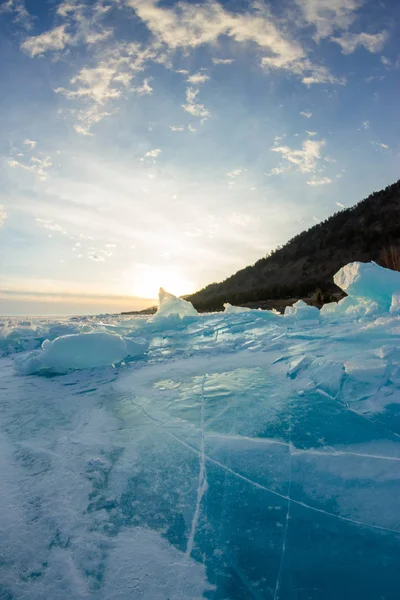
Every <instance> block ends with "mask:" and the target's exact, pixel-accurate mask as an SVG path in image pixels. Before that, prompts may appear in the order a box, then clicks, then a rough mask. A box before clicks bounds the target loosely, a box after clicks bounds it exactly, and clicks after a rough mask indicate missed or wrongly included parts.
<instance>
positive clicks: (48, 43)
mask: <svg viewBox="0 0 400 600" xmlns="http://www.w3.org/2000/svg"><path fill="white" fill-rule="evenodd" d="M65 30H66V25H60V26H58V27H54V29H50V31H45V32H44V33H41V34H40V35H36V36H31V37H28V38H27V39H26V40H25V41H24V42H22V44H21V48H22V50H24V51H25V52H26V53H27V54H30V56H31V57H32V58H33V57H34V56H38V55H40V54H44V53H45V52H49V51H50V50H63V49H64V48H65V46H67V45H68V43H69V42H70V41H71V40H72V36H71V34H70V33H68V32H67V31H65Z"/></svg>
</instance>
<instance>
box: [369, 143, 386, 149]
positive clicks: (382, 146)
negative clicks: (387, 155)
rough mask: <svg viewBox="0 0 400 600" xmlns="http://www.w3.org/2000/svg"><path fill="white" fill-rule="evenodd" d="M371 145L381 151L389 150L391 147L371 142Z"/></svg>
mask: <svg viewBox="0 0 400 600" xmlns="http://www.w3.org/2000/svg"><path fill="white" fill-rule="evenodd" d="M371 144H372V145H373V146H374V147H375V148H379V149H380V150H389V146H388V145H387V144H382V142H371Z"/></svg>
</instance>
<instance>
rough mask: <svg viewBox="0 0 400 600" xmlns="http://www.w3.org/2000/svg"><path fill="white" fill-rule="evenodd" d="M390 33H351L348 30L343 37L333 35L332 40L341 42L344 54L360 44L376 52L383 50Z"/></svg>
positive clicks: (349, 52) (352, 50)
mask: <svg viewBox="0 0 400 600" xmlns="http://www.w3.org/2000/svg"><path fill="white" fill-rule="evenodd" d="M387 38H388V34H387V32H386V31H381V32H380V33H375V34H372V33H350V32H346V33H344V34H343V35H342V36H341V37H333V38H331V39H332V41H334V42H336V43H337V44H339V46H340V47H341V48H342V52H343V54H351V53H352V52H354V50H356V49H357V48H358V47H359V46H362V47H364V48H365V49H366V50H369V52H372V53H376V52H379V51H380V50H382V48H383V46H384V44H385V42H386V40H387Z"/></svg>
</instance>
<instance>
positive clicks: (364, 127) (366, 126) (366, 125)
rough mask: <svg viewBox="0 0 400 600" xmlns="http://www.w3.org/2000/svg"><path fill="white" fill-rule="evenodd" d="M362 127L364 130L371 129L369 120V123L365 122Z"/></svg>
mask: <svg viewBox="0 0 400 600" xmlns="http://www.w3.org/2000/svg"><path fill="white" fill-rule="evenodd" d="M362 127H363V129H369V121H368V120H367V121H363V123H362Z"/></svg>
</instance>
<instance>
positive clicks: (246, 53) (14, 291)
mask: <svg viewBox="0 0 400 600" xmlns="http://www.w3.org/2000/svg"><path fill="white" fill-rule="evenodd" d="M399 16H400V6H399V5H398V3H396V2H394V0H392V1H391V2H388V3H386V4H385V5H379V6H375V5H373V4H372V3H368V2H363V1H361V0H360V1H355V0H335V1H334V2H328V0H321V1H320V2H319V3H317V4H316V3H315V2H314V1H313V0H293V2H286V3H278V2H270V3H268V4H266V3H257V2H253V3H250V2H247V3H245V4H244V5H241V6H238V5H237V4H236V3H233V2H215V1H211V2H209V3H207V4H204V3H200V4H199V3H193V2H188V1H187V2H181V3H176V2H168V3H164V2H157V1H156V0H120V1H118V2H117V1H115V0H93V1H92V0H88V1H82V2H77V1H68V2H65V1H63V2H56V3H54V4H49V5H44V4H42V5H41V6H35V3H34V2H31V1H27V2H25V3H24V2H23V1H22V0H6V1H3V2H1V0H0V27H1V46H0V47H1V50H0V51H1V53H2V56H3V57H4V60H3V61H2V62H1V65H0V75H1V78H2V81H3V86H4V89H5V90H6V91H7V94H6V95H5V99H4V100H3V105H2V108H3V112H2V114H3V119H2V123H1V139H2V142H1V159H2V163H3V173H4V178H3V185H2V186H1V188H0V237H1V240H2V257H3V261H2V268H1V274H0V290H1V291H0V314H1V315H2V316H14V315H15V316H27V317H29V316H44V315H75V314H76V315H78V314H96V313H97V314H99V313H105V312H107V313H114V312H115V313H116V312H122V311H126V310H141V309H144V308H147V307H149V306H150V305H151V304H152V303H153V304H154V301H155V300H156V297H157V292H158V288H159V287H163V288H165V289H166V290H168V291H169V292H171V293H173V294H175V295H177V296H181V295H185V294H191V293H194V292H195V291H197V290H200V289H201V288H203V287H205V286H206V285H208V284H210V283H212V282H216V281H222V280H224V279H226V278H227V277H229V276H230V275H232V274H233V273H235V272H236V271H238V270H240V269H241V268H244V267H246V266H247V265H249V264H252V263H254V262H255V261H256V260H258V259H260V258H262V257H263V256H265V254H266V253H267V252H270V251H271V250H274V249H275V248H276V247H277V246H281V245H283V244H284V243H285V242H286V241H287V240H289V239H291V238H292V237H293V236H294V235H296V234H298V233H300V232H301V231H304V230H306V229H309V228H310V227H312V226H313V225H314V224H316V223H318V222H320V221H322V220H324V219H326V218H327V217H329V216H330V215H332V214H333V213H334V212H337V211H338V209H340V210H342V209H345V208H349V207H351V206H353V205H354V204H356V203H357V202H359V201H360V200H362V199H364V198H366V197H367V196H369V195H370V194H371V193H372V192H373V191H376V190H379V189H382V188H384V187H386V186H387V185H389V184H391V183H393V182H394V181H396V180H397V179H398V172H397V171H398V159H399V142H398V139H399V133H400V122H399V119H398V108H397V102H396V87H395V86H396V83H397V80H398V74H399V69H400V43H399V41H398V40H399V35H398V33H399V32H398V28H399V26H398V23H399ZM367 165H373V168H366V166H367ZM113 309H114V310H113ZM60 311H61V312H60ZM86 311H87V312H86Z"/></svg>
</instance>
